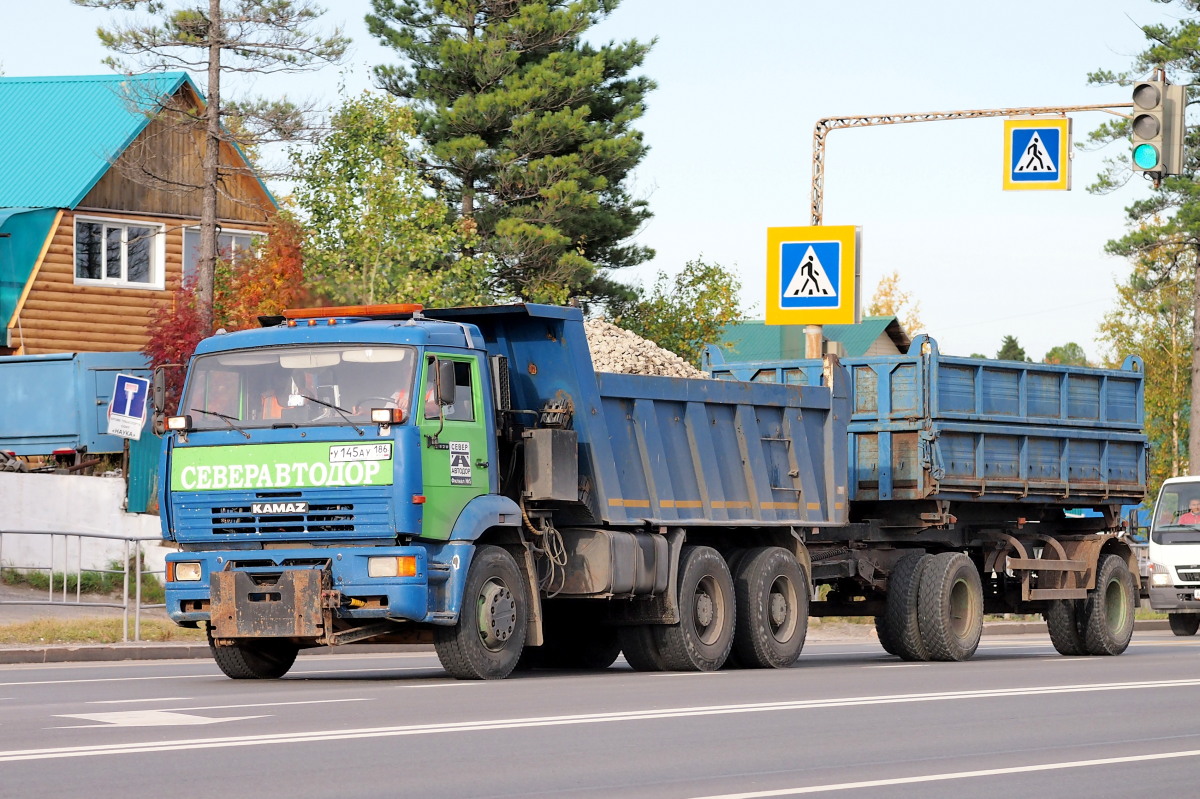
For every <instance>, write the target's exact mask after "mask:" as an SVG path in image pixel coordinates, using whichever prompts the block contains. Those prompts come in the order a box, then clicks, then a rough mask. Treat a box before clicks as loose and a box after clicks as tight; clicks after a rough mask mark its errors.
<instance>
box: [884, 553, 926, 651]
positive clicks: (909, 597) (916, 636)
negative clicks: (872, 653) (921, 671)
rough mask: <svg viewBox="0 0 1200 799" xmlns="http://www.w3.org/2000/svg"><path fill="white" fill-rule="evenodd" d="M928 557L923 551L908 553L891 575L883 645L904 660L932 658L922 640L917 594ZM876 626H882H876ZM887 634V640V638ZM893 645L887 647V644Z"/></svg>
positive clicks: (885, 608)
mask: <svg viewBox="0 0 1200 799" xmlns="http://www.w3.org/2000/svg"><path fill="white" fill-rule="evenodd" d="M928 561H929V557H928V556H926V555H925V554H924V553H923V552H914V553H912V554H910V555H905V556H904V557H902V558H900V560H899V561H897V562H896V566H895V568H893V569H892V573H891V576H889V577H888V587H887V598H886V604H885V606H884V617H883V618H884V624H883V627H882V629H883V630H886V633H885V634H883V635H880V639H879V642H880V643H881V644H883V648H884V649H885V650H887V651H888V652H891V653H892V654H893V655H898V656H899V657H901V658H903V659H904V660H929V653H928V652H927V651H926V649H925V644H924V643H923V642H922V641H921V630H920V625H919V622H918V619H917V597H918V593H919V590H920V587H921V574H922V573H923V572H924V571H925V566H926V564H927V563H928ZM876 629H877V630H878V629H880V627H879V626H878V625H876ZM885 635H886V640H885ZM889 644H890V645H891V646H892V647H894V648H893V649H888V645H889Z"/></svg>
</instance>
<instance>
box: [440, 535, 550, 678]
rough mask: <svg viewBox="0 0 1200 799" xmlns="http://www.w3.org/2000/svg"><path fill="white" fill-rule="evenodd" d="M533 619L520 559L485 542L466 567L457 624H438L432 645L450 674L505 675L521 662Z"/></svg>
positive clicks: (475, 675) (472, 676)
mask: <svg viewBox="0 0 1200 799" xmlns="http://www.w3.org/2000/svg"><path fill="white" fill-rule="evenodd" d="M528 621H529V601H528V599H527V598H526V595H525V583H524V580H523V579H522V577H521V572H520V570H519V569H518V568H517V562H516V561H515V560H513V557H512V555H510V554H508V552H507V551H506V550H504V549H501V548H500V547H496V546H481V547H479V549H478V550H477V551H476V552H475V557H474V558H473V559H472V560H471V567H470V569H469V570H468V572H467V584H466V587H465V589H464V590H463V602H462V610H461V611H460V612H459V616H458V624H456V625H454V626H453V627H435V628H434V630H433V646H434V649H435V650H436V651H437V656H438V660H440V661H441V662H442V668H444V669H445V670H446V671H447V672H448V673H449V674H450V676H451V677H454V678H456V679H459V680H501V679H504V678H505V677H507V676H508V675H509V674H511V673H512V671H513V669H514V668H516V666H517V661H518V660H519V659H520V657H521V650H522V649H523V648H524V647H525V633H526V625H527V624H528Z"/></svg>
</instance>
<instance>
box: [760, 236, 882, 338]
mask: <svg viewBox="0 0 1200 799" xmlns="http://www.w3.org/2000/svg"><path fill="white" fill-rule="evenodd" d="M858 230H859V229H858V228H857V227H854V226H852V225H838V226H822V227H776V228H767V319H766V322H767V324H769V325H825V324H853V323H854V322H855V321H857V320H856V318H855V316H856V313H857V301H858V291H857V289H858V286H857V285H856V278H857V272H858V269H857V265H858Z"/></svg>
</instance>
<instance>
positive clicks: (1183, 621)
mask: <svg viewBox="0 0 1200 799" xmlns="http://www.w3.org/2000/svg"><path fill="white" fill-rule="evenodd" d="M1167 622H1168V623H1169V624H1170V625H1171V632H1173V633H1175V634H1176V635H1179V636H1186V635H1195V634H1196V630H1200V616H1197V615H1196V614H1195V613H1168V614H1167Z"/></svg>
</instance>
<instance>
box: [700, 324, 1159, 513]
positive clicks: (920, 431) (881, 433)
mask: <svg viewBox="0 0 1200 799" xmlns="http://www.w3.org/2000/svg"><path fill="white" fill-rule="evenodd" d="M843 363H844V364H845V366H846V367H847V368H848V369H849V370H850V375H851V379H850V386H851V392H852V394H853V397H852V407H853V411H852V415H851V421H850V425H849V433H850V437H849V453H850V454H849V458H850V470H851V474H850V484H851V486H850V496H851V499H852V500H857V501H879V500H918V499H953V500H957V501H988V502H996V501H1022V502H1039V503H1051V504H1059V505H1068V506H1074V505H1084V504H1087V503H1094V504H1103V505H1120V504H1132V503H1137V502H1140V501H1141V498H1142V496H1144V494H1145V483H1146V450H1145V447H1146V438H1145V436H1144V434H1143V433H1142V427H1143V425H1144V422H1145V415H1144V412H1143V397H1144V368H1143V366H1142V362H1141V359H1139V358H1136V357H1133V358H1130V359H1127V360H1126V362H1125V364H1124V366H1123V368H1122V369H1120V370H1111V369H1092V368H1083V367H1073V366H1056V365H1052V364H1032V363H1019V362H1015V361H994V360H989V359H978V358H958V357H944V356H942V355H941V354H940V353H939V351H938V347H937V343H936V342H935V341H934V340H933V339H931V338H928V337H927V336H917V337H916V338H915V339H914V340H913V343H912V346H911V347H910V348H909V353H908V354H906V355H884V356H870V357H861V358H853V359H846V360H845V361H843ZM710 369H711V371H712V373H713V376H714V377H718V378H724V379H735V380H754V381H767V382H792V383H799V384H803V385H817V384H818V383H819V382H820V380H821V366H820V362H817V361H812V360H798V361H786V362H754V363H720V362H719V359H718V360H717V362H715V363H713V364H711V366H710Z"/></svg>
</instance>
